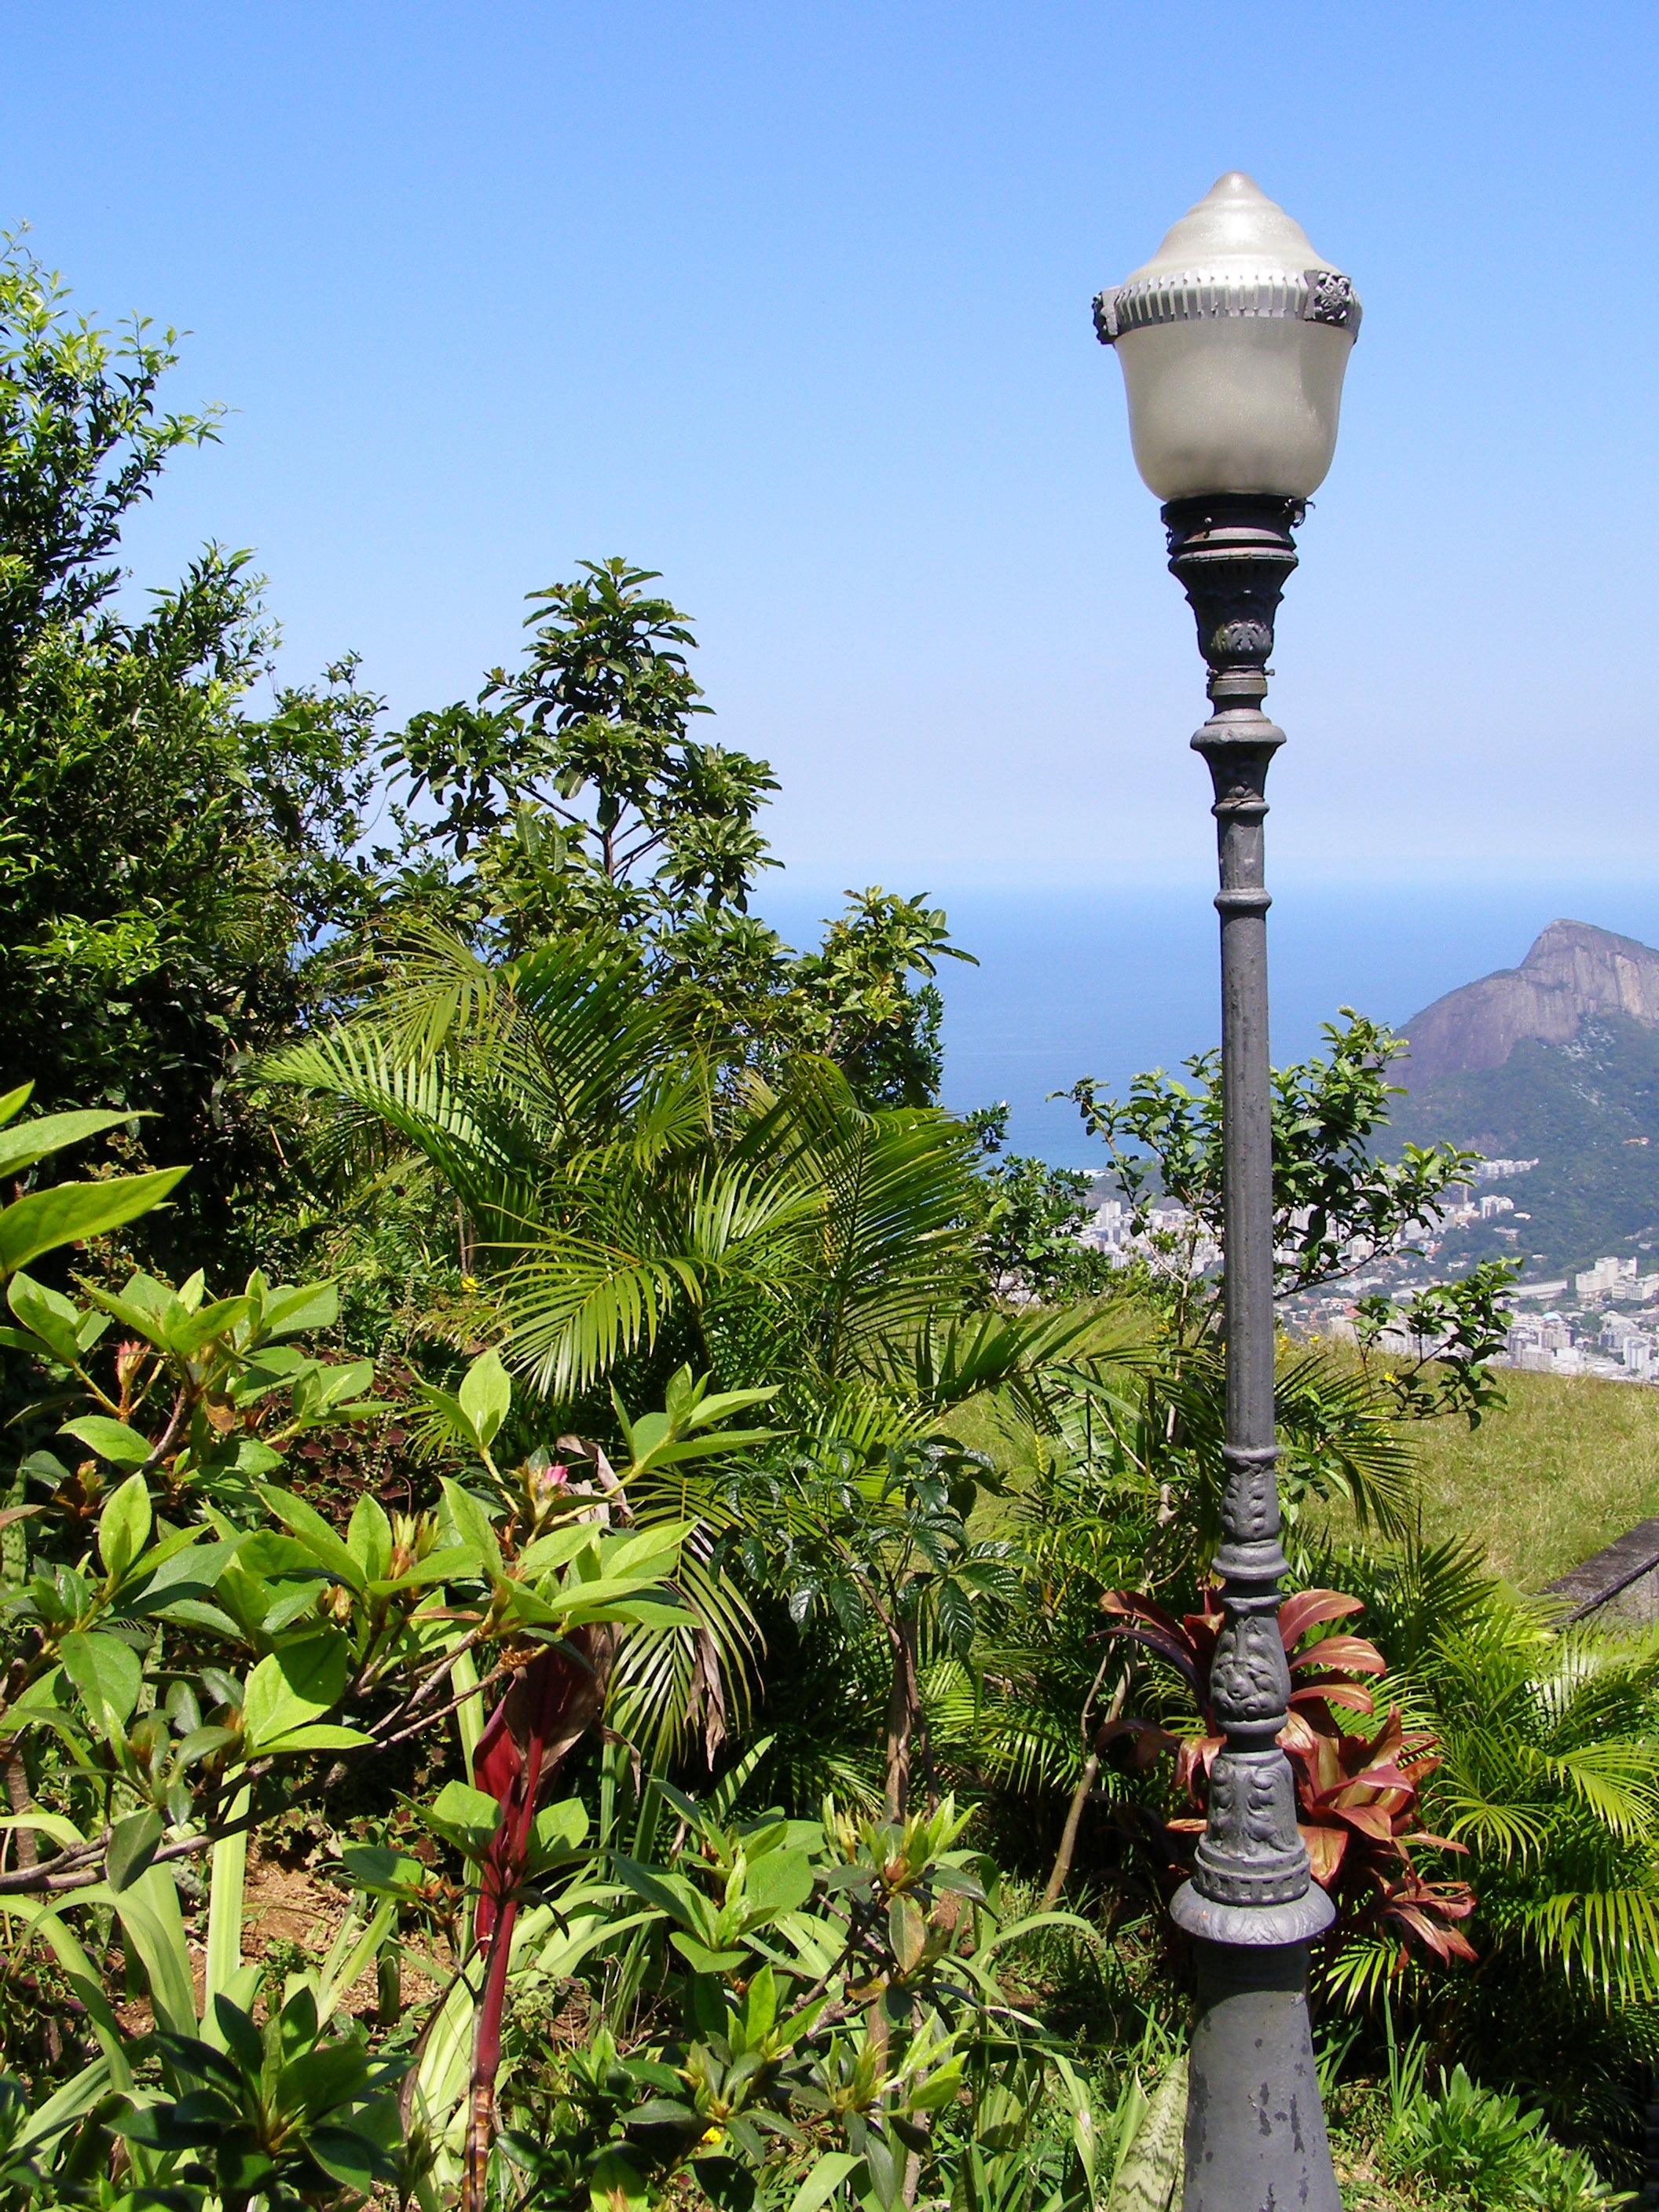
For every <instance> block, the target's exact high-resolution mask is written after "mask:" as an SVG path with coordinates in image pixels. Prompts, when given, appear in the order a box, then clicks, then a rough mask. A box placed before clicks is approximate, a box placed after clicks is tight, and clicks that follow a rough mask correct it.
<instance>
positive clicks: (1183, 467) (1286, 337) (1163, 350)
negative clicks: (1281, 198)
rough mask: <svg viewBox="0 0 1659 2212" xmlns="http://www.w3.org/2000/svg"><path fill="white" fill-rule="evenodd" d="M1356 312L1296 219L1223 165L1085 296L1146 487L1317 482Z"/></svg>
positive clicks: (1184, 493) (1305, 486)
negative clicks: (1112, 354) (1125, 407)
mask: <svg viewBox="0 0 1659 2212" xmlns="http://www.w3.org/2000/svg"><path fill="white" fill-rule="evenodd" d="M1359 313H1360V310H1359V301H1358V299H1357V298H1356V297H1355V295H1354V289H1353V287H1352V284H1351V283H1349V282H1348V279H1347V278H1346V276H1343V275H1342V273H1341V272H1340V270H1336V269H1334V268H1333V267H1332V266H1331V265H1330V264H1329V263H1328V262H1327V261H1324V260H1322V258H1321V257H1320V256H1319V255H1318V254H1317V253H1316V252H1315V251H1314V249H1313V246H1311V245H1310V242H1309V240H1308V235H1307V234H1306V232H1305V231H1304V229H1303V228H1302V226H1301V225H1300V223H1297V222H1292V221H1291V217H1290V216H1287V215H1286V214H1285V210H1284V209H1283V208H1281V207H1277V206H1275V205H1274V204H1273V201H1272V200H1270V199H1269V198H1268V197H1267V195H1266V194H1265V193H1264V192H1263V191H1261V190H1260V188H1259V187H1258V186H1257V185H1254V184H1253V183H1252V182H1251V181H1250V179H1249V177H1246V176H1243V175H1242V174H1241V173H1239V172H1238V171H1237V170H1235V171H1234V172H1233V173H1231V175H1228V176H1225V177H1223V178H1222V179H1221V180H1220V181H1219V183H1218V184H1217V185H1215V187H1214V188H1213V190H1212V191H1210V192H1209V193H1208V194H1207V195H1206V197H1204V198H1203V199H1201V200H1200V202H1199V203H1198V205H1197V206H1196V207H1194V208H1192V209H1190V210H1188V213H1187V214H1186V215H1184V216H1182V219H1181V221H1180V222H1178V223H1176V226H1175V228H1174V229H1173V230H1171V231H1170V234H1169V236H1168V237H1167V238H1166V239H1165V240H1164V243H1163V245H1162V246H1159V248H1158V252H1157V253H1156V254H1155V255H1154V256H1153V257H1152V259H1151V260H1150V261H1149V262H1147V263H1146V264H1145V266H1144V267H1142V268H1139V269H1137V270H1135V272H1134V274H1133V276H1130V277H1129V278H1127V281H1126V282H1125V283H1122V284H1120V285H1118V286H1117V287H1116V288H1115V289H1112V290H1108V291H1105V292H1103V293H1102V294H1101V295H1100V297H1099V298H1098V299H1097V301H1096V302H1095V322H1096V327H1097V329H1098V331H1099V332H1100V336H1101V338H1102V340H1103V342H1104V343H1106V344H1108V345H1110V346H1111V347H1113V348H1114V349H1115V351H1116V354H1117V356H1118V359H1119V361H1120V362H1121V363H1122V366H1123V382H1124V386H1125V389H1126V391H1127V395H1128V401H1129V435H1130V440H1131V441H1132V443H1133V447H1134V455H1135V466H1136V467H1137V468H1138V469H1139V471H1140V473H1141V475H1142V477H1144V478H1145V479H1146V483H1147V484H1148V485H1149V486H1150V487H1151V489H1152V490H1153V491H1155V492H1156V493H1157V494H1158V497H1159V498H1160V499H1162V500H1172V499H1192V498H1200V497H1204V496H1206V495H1210V494H1212V493H1218V492H1257V493H1267V494H1271V495H1274V496H1277V497H1281V498H1289V499H1306V498H1308V497H1309V496H1310V494H1311V493H1313V492H1315V491H1316V490H1317V489H1318V488H1319V486H1320V485H1321V484H1322V483H1323V482H1324V480H1325V476H1326V473H1327V471H1328V469H1329V468H1330V465H1331V457H1332V455H1333V454H1334V452H1335V450H1336V429H1337V420H1338V416H1339V415H1340V410H1341V404H1342V378H1343V374H1344V372H1345V371H1346V368H1347V366H1348V356H1349V354H1350V353H1351V352H1352V349H1353V342H1354V338H1355V337H1356V335H1357V334H1358V329H1359Z"/></svg>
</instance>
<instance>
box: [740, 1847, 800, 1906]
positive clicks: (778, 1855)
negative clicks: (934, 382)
mask: <svg viewBox="0 0 1659 2212" xmlns="http://www.w3.org/2000/svg"><path fill="white" fill-rule="evenodd" d="M743 1887H744V1899H745V1900H746V1902H747V1905H748V1908H749V1911H750V1913H754V1912H765V1913H775V1912H794V1911H799V1908H800V1907H801V1906H802V1905H805V1902H806V1900H807V1899H808V1898H809V1897H811V1894H812V1862H811V1859H809V1858H808V1857H807V1856H806V1854H805V1851H790V1850H782V1851H768V1852H766V1853H765V1854H764V1856H763V1857H760V1858H757V1859H750V1861H749V1863H748V1864H747V1867H746V1868H745V1869H744V1885H743ZM745 1917H747V1916H745Z"/></svg>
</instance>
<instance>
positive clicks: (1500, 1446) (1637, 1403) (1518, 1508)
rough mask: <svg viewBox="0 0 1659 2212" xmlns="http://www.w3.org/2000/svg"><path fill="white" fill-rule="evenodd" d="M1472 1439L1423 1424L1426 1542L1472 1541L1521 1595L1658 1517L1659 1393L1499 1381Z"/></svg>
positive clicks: (1572, 1380) (1570, 1380)
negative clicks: (1494, 1402)
mask: <svg viewBox="0 0 1659 2212" xmlns="http://www.w3.org/2000/svg"><path fill="white" fill-rule="evenodd" d="M1502 1379H1503V1384H1504V1396H1505V1398H1506V1399H1507V1401H1508V1402H1507V1404H1506V1405H1505V1406H1504V1408H1503V1409H1502V1410H1501V1411H1500V1412H1497V1413H1488V1414H1487V1415H1486V1419H1484V1420H1483V1421H1482V1422H1481V1424H1480V1427H1479V1428H1478V1429H1474V1430H1471V1429H1469V1428H1468V1427H1466V1426H1465V1425H1463V1424H1462V1422H1456V1423H1454V1422H1451V1421H1437V1422H1432V1423H1424V1424H1423V1425H1421V1426H1419V1427H1418V1428H1417V1429H1415V1430H1414V1431H1413V1441H1414V1442H1415V1443H1416V1444H1417V1446H1418V1449H1419V1457H1420V1462H1421V1467H1422V1474H1421V1483H1422V1514H1423V1530H1424V1534H1425V1535H1426V1536H1428V1537H1430V1538H1431V1539H1434V1540H1438V1539H1440V1538H1443V1537H1446V1536H1472V1537H1474V1539H1475V1541H1477V1542H1478V1543H1480V1545H1482V1546H1483V1547H1485V1550H1486V1557H1487V1558H1488V1559H1489V1560H1490V1561H1491V1562H1492V1566H1493V1568H1494V1569H1495V1570H1496V1571H1498V1573H1500V1574H1502V1575H1503V1576H1504V1577H1506V1578H1507V1579H1508V1580H1509V1581H1510V1582H1511V1583H1514V1584H1515V1586H1516V1589H1522V1590H1537V1589H1542V1588H1543V1586H1544V1584H1545V1583H1548V1582H1553V1580H1554V1579H1555V1577H1557V1576H1558V1575H1564V1574H1565V1573H1566V1571H1567V1570H1568V1569H1569V1568H1570V1567H1576V1566H1577V1565H1578V1563H1579V1561H1580V1560H1581V1559H1588V1558H1589V1555H1590V1553H1592V1552H1599V1551H1600V1550H1601V1547H1602V1546H1603V1545H1604V1544H1610V1543H1611V1542H1612V1541H1613V1538H1614V1537H1615V1536H1622V1535H1623V1534H1624V1533H1625V1531H1626V1528H1631V1527H1632V1526H1633V1525H1634V1523H1635V1522H1638V1521H1644V1520H1646V1519H1647V1518H1648V1517H1649V1516H1650V1515H1652V1514H1655V1513H1659V1390H1650V1389H1643V1388H1641V1387H1640V1386H1639V1385H1638V1384H1632V1383H1598V1382H1594V1381H1592V1380H1590V1379H1589V1378H1588V1377H1581V1376H1553V1375H1522V1374H1519V1373H1516V1374H1509V1373H1505V1374H1504V1376H1503V1378H1502Z"/></svg>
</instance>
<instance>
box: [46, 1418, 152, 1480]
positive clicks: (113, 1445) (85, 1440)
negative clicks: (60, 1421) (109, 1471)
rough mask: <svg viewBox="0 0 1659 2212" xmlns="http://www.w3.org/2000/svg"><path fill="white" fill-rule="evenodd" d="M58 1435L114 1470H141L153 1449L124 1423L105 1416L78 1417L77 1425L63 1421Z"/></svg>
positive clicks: (134, 1430) (74, 1422)
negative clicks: (79, 1445)
mask: <svg viewBox="0 0 1659 2212" xmlns="http://www.w3.org/2000/svg"><path fill="white" fill-rule="evenodd" d="M58 1434H59V1435H60V1436H65V1437H74V1438H75V1441H76V1443H82V1444H84V1445H85V1446H86V1448H87V1449H88V1451H91V1452H96V1453H97V1455H98V1456H99V1458H100V1459H106V1460H112V1461H113V1462H114V1464H115V1465H116V1466H117V1467H142V1466H143V1463H144V1462H145V1461H146V1460H147V1459H148V1458H149V1455H150V1453H151V1451H152V1450H153V1449H154V1447H153V1446H152V1444H151V1443H150V1440H149V1437H141V1436H140V1435H139V1433H138V1431H137V1429H130V1428H129V1427H128V1426H127V1425H126V1423H125V1421H112V1420H111V1419H109V1417H108V1415H107V1414H106V1413H82V1416H81V1418H80V1419H79V1420H78V1421H65V1422H64V1425H63V1427H62V1428H61V1429H60V1430H59V1431H58Z"/></svg>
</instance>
